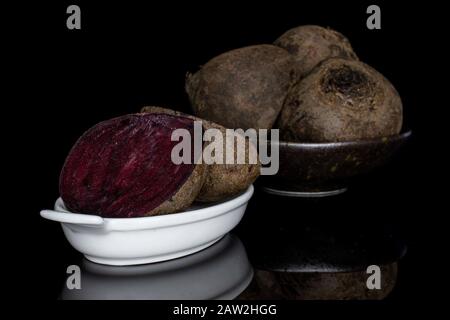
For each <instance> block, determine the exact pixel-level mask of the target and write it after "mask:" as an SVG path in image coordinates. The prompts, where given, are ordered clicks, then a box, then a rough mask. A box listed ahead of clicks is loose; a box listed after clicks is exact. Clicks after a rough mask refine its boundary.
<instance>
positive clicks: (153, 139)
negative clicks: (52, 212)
mask: <svg viewBox="0 0 450 320" xmlns="http://www.w3.org/2000/svg"><path fill="white" fill-rule="evenodd" d="M177 128H183V129H187V130H189V131H190V132H191V137H193V136H194V134H193V130H194V122H193V120H192V119H188V118H185V117H178V116H172V115H165V114H132V115H125V116H121V117H118V118H114V119H111V120H107V121H104V122H101V123H99V124H97V125H95V126H94V127H92V128H91V129H89V130H88V131H87V132H86V133H85V134H84V135H83V136H82V137H81V138H80V139H79V140H78V141H77V143H76V144H75V145H74V147H73V148H72V150H71V151H70V153H69V155H68V157H67V159H66V162H65V164H64V167H63V169H62V171H61V176H60V185H59V189H60V193H61V197H62V199H63V200H64V203H65V205H66V207H67V209H69V210H70V211H72V212H79V213H85V214H95V215H100V216H103V217H112V218H126V217H140V216H149V215H157V214H165V213H173V212H176V211H177V210H181V209H184V208H186V207H188V206H189V205H190V204H191V203H192V202H193V201H194V199H195V198H196V197H197V195H198V193H199V192H200V189H201V187H202V185H203V182H204V180H205V177H206V171H205V168H204V166H203V165H196V164H180V165H176V164H174V163H173V162H172V160H171V151H172V148H173V147H174V145H176V144H177V143H178V142H177V141H171V134H172V131H173V130H174V129H177ZM192 142H193V141H192ZM192 163H194V162H192Z"/></svg>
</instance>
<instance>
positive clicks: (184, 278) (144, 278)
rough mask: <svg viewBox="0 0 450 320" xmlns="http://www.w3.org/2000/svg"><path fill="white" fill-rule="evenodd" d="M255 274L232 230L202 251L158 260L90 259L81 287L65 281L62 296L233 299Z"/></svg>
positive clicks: (73, 298) (82, 298)
mask: <svg viewBox="0 0 450 320" xmlns="http://www.w3.org/2000/svg"><path fill="white" fill-rule="evenodd" d="M252 277H253V269H252V267H251V266H250V263H249V261H248V258H247V254H246V252H245V249H244V246H243V245H242V243H241V241H240V240H239V239H238V238H237V237H236V236H234V235H227V236H225V237H224V238H223V239H222V240H220V241H219V242H217V243H216V244H214V245H213V246H211V247H209V248H207V249H205V250H203V251H201V252H198V253H196V254H193V255H190V256H187V257H183V258H179V259H176V260H171V261H166V262H160V263H155V264H148V265H140V266H129V267H117V266H105V265H100V264H95V263H92V262H90V261H88V260H84V261H83V263H82V265H81V278H80V279H81V289H78V290H77V289H72V290H69V289H67V287H66V286H64V289H63V290H62V293H61V299H67V300H108V299H113V300H128V299H130V300H161V299H162V300H165V299H175V300H186V299H233V298H235V297H237V296H238V295H239V294H240V293H241V292H242V291H244V290H245V288H246V287H247V286H248V284H249V283H250V281H251V279H252Z"/></svg>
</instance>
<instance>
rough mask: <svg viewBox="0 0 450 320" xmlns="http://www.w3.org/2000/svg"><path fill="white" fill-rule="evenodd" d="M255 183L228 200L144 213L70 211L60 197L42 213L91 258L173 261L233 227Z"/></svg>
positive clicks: (119, 262)
mask: <svg viewBox="0 0 450 320" xmlns="http://www.w3.org/2000/svg"><path fill="white" fill-rule="evenodd" d="M252 194H253V186H250V187H249V188H248V189H247V190H246V191H245V192H244V193H242V194H240V195H239V196H236V197H234V198H232V199H229V200H227V201H224V202H220V203H215V204H202V205H197V206H195V207H191V208H190V209H188V210H187V211H184V212H180V213H175V214H168V215H161V216H152V217H142V218H102V217H100V216H95V215H88V214H77V213H71V212H69V211H67V209H66V208H65V206H64V203H63V201H62V200H61V198H59V199H58V200H57V201H56V204H55V210H42V211H41V216H42V217H43V218H46V219H49V220H54V221H58V222H61V225H62V228H63V231H64V234H65V236H66V238H67V240H68V241H69V242H70V244H71V245H72V246H73V247H74V248H75V249H77V250H78V251H80V252H81V253H83V254H84V255H85V256H86V258H87V259H89V260H91V261H93V262H97V263H102V264H108V265H135V264H144V263H152V262H158V261H165V260H170V259H174V258H178V257H182V256H185V255H188V254H191V253H194V252H197V251H199V250H202V249H204V248H206V247H208V246H210V245H211V244H213V243H214V242H216V241H217V240H219V239H220V238H222V237H223V236H224V235H225V234H226V233H228V232H229V231H230V230H231V229H233V228H234V227H235V226H236V225H237V224H238V223H239V221H240V220H241V219H242V216H243V215H244V212H245V209H246V207H247V203H248V201H249V200H250V198H251V196H252Z"/></svg>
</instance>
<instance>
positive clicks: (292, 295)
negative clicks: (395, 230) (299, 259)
mask: <svg viewBox="0 0 450 320" xmlns="http://www.w3.org/2000/svg"><path fill="white" fill-rule="evenodd" d="M397 274H398V266H397V262H394V263H391V264H388V265H381V266H380V288H379V289H373V288H372V289H369V288H368V287H367V279H368V277H369V276H370V274H367V272H366V271H365V270H363V271H353V272H274V271H267V270H255V277H254V281H253V282H252V285H251V286H250V287H249V288H248V289H247V290H245V292H243V293H242V294H241V295H240V296H239V297H238V299H243V300H265V299H284V300H285V299H287V300H381V299H384V298H386V297H387V296H388V295H389V293H391V292H392V290H393V289H394V287H395V285H396V282H397Z"/></svg>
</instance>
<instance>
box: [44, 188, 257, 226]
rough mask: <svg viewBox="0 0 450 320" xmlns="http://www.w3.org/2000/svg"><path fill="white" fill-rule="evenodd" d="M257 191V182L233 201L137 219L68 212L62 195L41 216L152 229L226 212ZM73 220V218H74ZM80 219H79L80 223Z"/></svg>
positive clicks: (191, 221)
mask: <svg viewBox="0 0 450 320" xmlns="http://www.w3.org/2000/svg"><path fill="white" fill-rule="evenodd" d="M253 192H254V187H253V185H250V186H249V187H248V188H247V190H246V191H244V192H243V193H241V194H240V195H238V196H236V197H234V198H231V199H230V200H227V201H224V202H220V203H218V204H215V205H211V206H208V207H205V208H200V209H194V210H190V211H182V212H177V213H172V214H165V215H158V216H149V217H135V218H103V217H100V216H97V215H89V214H82V213H72V212H70V211H68V210H67V209H66V208H65V206H64V202H63V200H62V199H61V198H58V199H57V200H56V202H55V209H54V210H43V211H41V216H42V217H44V218H46V219H50V220H54V221H59V222H62V223H71V224H79V225H86V224H87V225H90V224H92V226H91V227H95V226H96V227H104V228H107V229H109V230H115V231H116V230H117V231H118V230H122V231H123V230H142V229H149V228H152V229H153V228H164V227H171V226H176V225H182V224H187V223H193V222H197V221H201V220H206V219H211V218H214V217H216V216H220V215H222V214H225V213H227V212H229V211H231V210H233V209H235V208H237V207H240V206H241V205H243V204H245V203H247V202H248V201H249V200H250V198H251V197H252V195H253ZM44 212H47V213H48V212H51V213H52V214H51V215H50V214H45V213H44ZM71 220H72V221H71ZM78 221H79V222H78ZM83 221H94V222H93V223H83Z"/></svg>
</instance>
